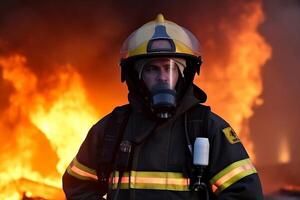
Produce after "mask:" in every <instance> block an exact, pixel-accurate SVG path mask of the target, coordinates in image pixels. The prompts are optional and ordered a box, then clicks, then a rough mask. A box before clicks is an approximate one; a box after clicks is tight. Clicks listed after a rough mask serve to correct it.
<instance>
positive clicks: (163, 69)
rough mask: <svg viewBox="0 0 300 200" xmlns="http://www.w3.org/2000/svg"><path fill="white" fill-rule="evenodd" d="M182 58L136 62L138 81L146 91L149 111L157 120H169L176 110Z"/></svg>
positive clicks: (163, 58) (148, 59) (181, 72)
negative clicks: (150, 110) (177, 86)
mask: <svg viewBox="0 0 300 200" xmlns="http://www.w3.org/2000/svg"><path fill="white" fill-rule="evenodd" d="M184 67H185V60H184V59H182V58H168V57H158V58H147V59H142V60H139V61H137V62H136V64H135V69H136V70H137V71H138V74H139V79H140V80H141V81H142V83H143V84H144V85H145V87H146V89H147V90H148V94H149V97H148V98H149V100H150V104H151V109H152V110H153V112H154V113H155V114H156V116H157V117H159V118H170V117H171V116H172V115H173V114H174V112H175V109H176V99H177V98H176V96H177V91H176V85H177V82H178V80H179V79H180V78H181V77H182V76H183V70H184Z"/></svg>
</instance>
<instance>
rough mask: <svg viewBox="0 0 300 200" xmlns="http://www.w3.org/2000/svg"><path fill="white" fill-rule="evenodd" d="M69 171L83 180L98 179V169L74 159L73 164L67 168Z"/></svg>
mask: <svg viewBox="0 0 300 200" xmlns="http://www.w3.org/2000/svg"><path fill="white" fill-rule="evenodd" d="M67 172H68V173H69V174H70V175H72V176H74V177H76V178H78V179H81V180H98V177H97V173H96V170H93V169H90V168H88V167H86V166H84V165H82V164H81V163H79V162H78V161H77V159H76V158H74V159H73V161H72V162H71V164H70V165H69V166H68V168H67Z"/></svg>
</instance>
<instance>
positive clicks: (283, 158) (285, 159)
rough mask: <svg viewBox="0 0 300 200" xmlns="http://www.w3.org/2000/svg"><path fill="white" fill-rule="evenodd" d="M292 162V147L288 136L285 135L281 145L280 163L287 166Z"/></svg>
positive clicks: (279, 152) (279, 151)
mask: <svg viewBox="0 0 300 200" xmlns="http://www.w3.org/2000/svg"><path fill="white" fill-rule="evenodd" d="M290 160H291V156H290V145H289V142H288V138H287V136H286V134H283V137H282V138H281V140H280V143H279V150H278V162H279V163H282V164H285V163H289V162H290Z"/></svg>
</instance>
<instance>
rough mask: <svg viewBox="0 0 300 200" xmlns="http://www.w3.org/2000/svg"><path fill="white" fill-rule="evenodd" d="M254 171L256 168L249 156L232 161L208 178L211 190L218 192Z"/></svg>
mask: <svg viewBox="0 0 300 200" xmlns="http://www.w3.org/2000/svg"><path fill="white" fill-rule="evenodd" d="M254 173H256V169H255V168H254V166H253V164H252V163H251V161H250V159H249V158H247V159H244V160H240V161H237V162H234V163H232V164H231V165H229V166H228V167H226V168H225V169H223V170H222V171H221V172H219V173H218V174H217V175H215V176H214V177H213V178H212V179H211V180H210V184H211V187H212V191H213V192H214V193H219V192H221V191H222V190H224V189H225V188H227V187H229V186H230V185H232V184H233V183H235V182H237V181H239V180H240V179H242V178H244V177H245V176H248V175H250V174H254Z"/></svg>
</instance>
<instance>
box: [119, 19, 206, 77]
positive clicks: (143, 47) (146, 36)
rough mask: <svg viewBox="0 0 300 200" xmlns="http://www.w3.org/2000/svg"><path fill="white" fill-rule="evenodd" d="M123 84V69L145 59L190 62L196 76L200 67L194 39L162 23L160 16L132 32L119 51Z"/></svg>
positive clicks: (185, 31) (188, 34) (186, 31)
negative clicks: (158, 58) (153, 58)
mask: <svg viewBox="0 0 300 200" xmlns="http://www.w3.org/2000/svg"><path fill="white" fill-rule="evenodd" d="M120 53H121V64H120V65H121V67H122V81H124V80H125V79H126V78H125V77H124V72H123V70H124V68H126V67H127V66H128V65H130V66H131V65H132V61H136V60H138V59H140V58H145V57H159V56H168V57H181V58H185V59H187V60H191V61H192V63H193V64H192V65H193V68H194V70H193V71H195V72H197V73H199V70H200V65H201V63H202V60H201V53H200V45H199V42H198V40H197V38H196V37H195V36H194V35H193V34H192V33H191V32H190V31H188V30H187V29H185V28H183V27H181V26H179V25H177V24H175V23H174V22H171V21H168V20H165V18H164V16H163V15H162V14H158V15H157V17H156V19H155V20H153V21H150V22H148V23H146V24H144V25H143V26H141V27H140V28H138V29H137V30H136V31H134V32H133V33H132V34H131V35H130V36H129V37H128V38H127V39H126V40H125V42H124V43H123V45H122V48H121V52H120Z"/></svg>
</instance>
